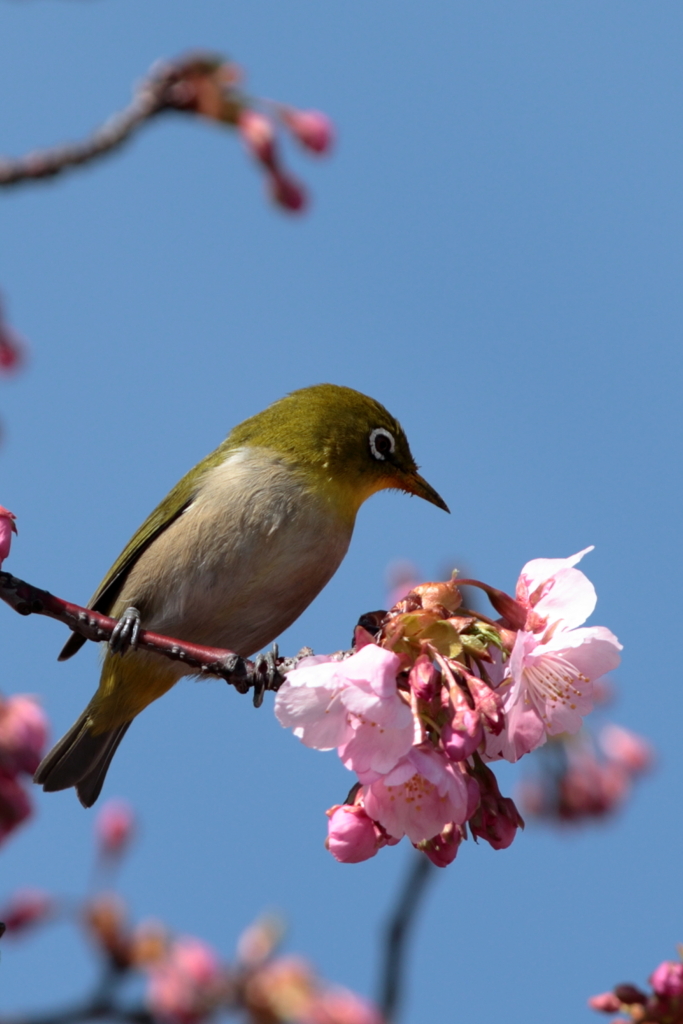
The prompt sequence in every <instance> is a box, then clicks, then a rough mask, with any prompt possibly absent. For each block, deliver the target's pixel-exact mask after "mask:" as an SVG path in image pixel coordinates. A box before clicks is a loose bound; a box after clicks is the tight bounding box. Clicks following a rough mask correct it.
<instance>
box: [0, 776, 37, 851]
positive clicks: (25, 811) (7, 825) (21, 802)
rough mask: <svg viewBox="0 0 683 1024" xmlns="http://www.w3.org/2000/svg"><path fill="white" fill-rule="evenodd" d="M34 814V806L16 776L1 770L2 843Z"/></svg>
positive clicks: (0, 824) (0, 827)
mask: <svg viewBox="0 0 683 1024" xmlns="http://www.w3.org/2000/svg"><path fill="white" fill-rule="evenodd" d="M32 813H33V805H32V804H31V801H30V800H29V798H28V795H27V794H26V792H25V791H24V789H23V788H22V787H21V786H20V785H19V783H18V782H17V780H16V777H15V776H14V774H8V773H7V772H6V771H4V770H3V769H2V768H0V842H2V840H3V839H6V838H7V836H8V835H10V833H11V832H14V830H15V828H17V827H18V826H19V825H21V823H22V822H23V821H26V819H27V818H30V817H31V814H32Z"/></svg>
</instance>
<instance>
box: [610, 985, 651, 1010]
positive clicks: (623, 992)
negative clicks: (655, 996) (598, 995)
mask: <svg viewBox="0 0 683 1024" xmlns="http://www.w3.org/2000/svg"><path fill="white" fill-rule="evenodd" d="M614 994H615V996H616V997H617V999H618V1000H619V1002H620V1003H626V1005H627V1006H633V1004H634V1003H636V1004H637V1005H639V1006H645V1004H646V1002H647V996H646V995H645V993H644V992H641V991H640V989H639V988H637V987H636V986H635V985H630V984H625V985H615V986H614Z"/></svg>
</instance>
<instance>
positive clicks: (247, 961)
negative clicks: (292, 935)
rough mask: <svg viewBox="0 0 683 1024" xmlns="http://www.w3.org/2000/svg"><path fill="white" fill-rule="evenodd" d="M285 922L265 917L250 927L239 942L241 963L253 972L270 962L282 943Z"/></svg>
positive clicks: (238, 952) (238, 951) (238, 956)
mask: <svg viewBox="0 0 683 1024" xmlns="http://www.w3.org/2000/svg"><path fill="white" fill-rule="evenodd" d="M284 933H285V926H284V922H283V920H282V919H281V918H279V917H274V916H270V917H263V918H261V920H260V921H255V922H254V924H252V925H249V927H248V928H246V929H245V930H244V931H243V932H242V934H241V935H240V937H239V940H238V942H237V958H238V960H239V962H240V963H241V964H243V965H245V966H247V967H250V968H251V969H252V970H253V968H254V967H257V966H259V964H263V963H265V962H266V960H268V959H269V958H270V957H271V956H272V955H273V953H274V952H275V950H276V949H277V947H278V946H279V945H280V942H281V941H282V937H283V935H284Z"/></svg>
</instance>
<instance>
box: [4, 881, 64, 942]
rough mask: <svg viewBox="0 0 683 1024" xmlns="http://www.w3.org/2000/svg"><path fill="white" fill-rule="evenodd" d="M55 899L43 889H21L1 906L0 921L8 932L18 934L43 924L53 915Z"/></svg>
mask: <svg viewBox="0 0 683 1024" xmlns="http://www.w3.org/2000/svg"><path fill="white" fill-rule="evenodd" d="M54 910H55V900H54V898H53V897H52V896H51V895H50V894H49V893H47V892H43V890H42V889H20V890H19V892H16V893H15V894H14V896H12V897H11V898H10V901H9V903H7V904H5V906H4V907H2V908H0V921H2V922H3V923H4V925H5V928H6V929H7V932H8V934H10V935H11V934H14V935H16V934H17V933H18V932H22V931H25V930H26V929H28V928H30V927H31V926H32V925H35V924H41V923H42V922H43V921H46V920H47V919H48V918H49V917H51V916H52V914H53V913H54Z"/></svg>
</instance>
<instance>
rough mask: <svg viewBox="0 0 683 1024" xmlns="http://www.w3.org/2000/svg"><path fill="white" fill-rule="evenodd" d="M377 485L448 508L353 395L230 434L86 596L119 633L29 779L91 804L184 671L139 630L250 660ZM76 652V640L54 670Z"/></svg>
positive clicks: (313, 588)
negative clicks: (131, 736)
mask: <svg viewBox="0 0 683 1024" xmlns="http://www.w3.org/2000/svg"><path fill="white" fill-rule="evenodd" d="M385 488H394V489H398V490H401V491H406V492H407V493H409V494H416V495H418V496H419V497H421V498H424V499H425V500H426V501H430V502H431V503H432V504H433V505H437V506H438V507H439V508H442V509H444V510H445V511H448V508H447V506H446V504H445V502H444V501H443V499H442V498H440V497H439V495H438V494H437V493H436V491H435V490H434V489H433V488H432V487H430V485H429V484H428V483H427V481H426V480H424V479H423V478H422V477H421V476H420V475H419V473H418V472H417V466H416V465H415V460H414V459H413V456H412V455H411V452H410V448H409V447H408V441H407V439H406V436H405V434H404V432H403V430H402V429H401V426H400V425H399V423H398V422H397V421H396V420H395V419H394V418H393V416H391V415H390V414H389V413H388V412H387V410H386V409H385V408H384V407H383V406H382V405H380V404H379V402H376V401H374V399H372V398H368V397H367V396H366V395H362V394H360V392H358V391H353V390H352V389H351V388H345V387H338V386H337V385H334V384H319V385H316V386H314V387H309V388H302V389H301V390H300V391H294V392H292V394H290V395H287V396H286V397H285V398H282V399H280V401H278V402H275V403H274V404H273V405H271V406H269V407H268V408H267V409H265V410H264V411H263V412H260V413H258V414H257V415H256V416H252V417H251V419H248V420H245V421H244V423H240V424H239V426H237V427H235V428H234V430H233V431H232V432H231V433H230V434H229V435H228V437H227V438H226V440H225V441H224V442H223V443H222V444H221V445H220V446H219V447H218V448H217V449H216V450H215V451H214V452H212V453H211V454H210V455H208V456H207V457H206V458H205V459H204V460H203V461H202V462H200V463H199V464H198V465H197V466H195V467H194V469H191V470H190V472H189V473H188V474H187V475H186V476H184V477H183V479H182V480H181V481H180V483H178V484H177V485H176V486H175V487H174V488H173V490H172V491H171V492H170V494H168V495H167V497H166V498H164V500H163V501H162V502H161V504H160V505H158V506H157V508H156V509H155V510H154V511H153V512H152V514H151V515H150V516H149V518H148V519H146V520H145V522H144V523H143V524H142V526H141V527H140V529H139V530H138V531H137V533H136V534H135V535H134V536H133V538H132V540H131V541H130V542H129V544H128V545H127V546H126V547H125V548H124V550H123V552H122V553H121V555H120V556H119V558H118V559H117V561H116V562H115V563H114V565H113V566H112V568H111V569H110V570H109V572H108V573H107V575H106V576H105V578H104V580H103V581H102V583H101V584H100V586H99V588H98V589H97V591H96V592H95V594H94V596H93V597H92V599H91V601H90V604H89V607H90V608H93V609H95V610H96V611H98V612H102V613H103V614H105V615H111V616H113V617H114V618H117V619H119V625H118V626H117V630H116V631H115V635H114V637H112V641H110V644H109V647H108V649H107V651H106V654H105V657H104V664H103V666H102V676H101V679H100V685H99V688H98V690H97V692H96V693H95V695H94V697H93V698H92V700H91V701H90V703H89V704H88V706H87V708H86V709H85V711H84V712H83V714H82V715H81V716H80V718H79V719H78V721H77V722H76V723H75V724H74V725H73V726H72V728H71V729H70V730H69V731H68V732H67V733H66V735H65V736H63V737H62V739H61V740H60V741H59V742H58V743H57V744H56V746H55V747H54V748H53V749H52V750H51V751H50V753H49V754H48V755H47V756H46V757H45V758H44V760H43V761H42V763H41V765H40V766H39V768H38V771H37V772H36V774H35V781H36V782H37V783H39V784H41V785H42V786H43V788H44V789H45V790H48V791H54V790H60V789H68V788H69V787H70V786H75V788H76V792H77V794H78V797H79V799H80V801H81V803H82V804H83V805H84V806H85V807H90V806H91V805H92V804H93V803H94V802H95V800H96V799H97V797H98V795H99V793H100V790H101V789H102V784H103V782H104V777H105V775H106V773H107V769H108V767H109V764H110V762H111V759H112V757H113V756H114V753H115V751H116V748H117V747H118V745H119V743H120V742H121V739H122V738H123V735H124V733H125V732H126V730H127V728H128V726H129V725H130V723H131V722H132V721H133V719H134V718H135V716H136V715H138V714H139V713H140V712H141V711H142V710H143V709H144V708H146V707H147V705H148V704H151V703H152V701H154V700H156V699H157V697H161V696H162V695H163V694H164V693H166V691H167V690H169V689H170V688H171V687H172V686H173V684H174V683H176V682H177V681H178V679H179V678H180V677H181V676H183V675H187V674H191V673H192V671H193V670H192V669H190V668H189V667H188V666H186V665H183V664H182V663H181V662H177V661H169V660H168V659H166V658H163V657H160V656H159V655H157V654H153V653H151V652H147V651H143V650H136V649H135V639H136V636H137V630H138V629H139V628H140V627H143V628H144V629H148V630H152V631H154V632H155V633H162V634H165V635H167V636H172V637H175V638H177V639H179V640H185V641H186V642H191V643H196V644H203V645H207V646H212V647H223V648H229V649H230V650H232V651H235V652H236V653H237V654H239V655H241V656H242V657H248V656H249V655H252V654H253V653H254V652H255V651H258V650H260V649H261V648H262V647H264V646H265V645H266V644H268V643H270V642H271V641H272V640H274V639H275V637H277V636H278V635H279V634H280V633H281V632H282V631H283V630H284V629H286V628H287V627H288V626H290V625H291V624H292V622H294V620H295V619H297V618H298V617H299V615H301V613H302V612H303V611H304V609H305V608H306V607H307V606H308V605H309V604H310V602H311V601H312V600H313V598H314V597H315V596H316V595H317V594H318V593H319V592H320V591H321V590H322V588H323V587H324V586H325V584H326V583H327V582H328V580H329V579H330V578H331V576H332V575H333V574H334V573H335V571H336V570H337V568H338V566H339V564H340V562H341V560H342V559H343V557H344V555H345V554H346V550H347V548H348V546H349V541H350V540H351V534H352V532H353V526H354V522H355V518H356V513H357V512H358V509H359V508H360V506H361V505H362V504H363V502H364V501H365V500H366V499H367V498H369V497H370V496H371V495H372V494H375V493H376V492H377V491H381V490H384V489H385ZM84 643H85V639H84V637H82V636H80V635H78V634H76V633H74V634H73V635H72V636H71V637H70V638H69V640H68V641H67V643H66V644H65V646H64V649H63V650H62V653H61V655H60V660H64V659H66V658H70V657H71V655H72V654H75V653H76V651H78V650H79V648H80V647H82V645H83V644H84Z"/></svg>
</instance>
